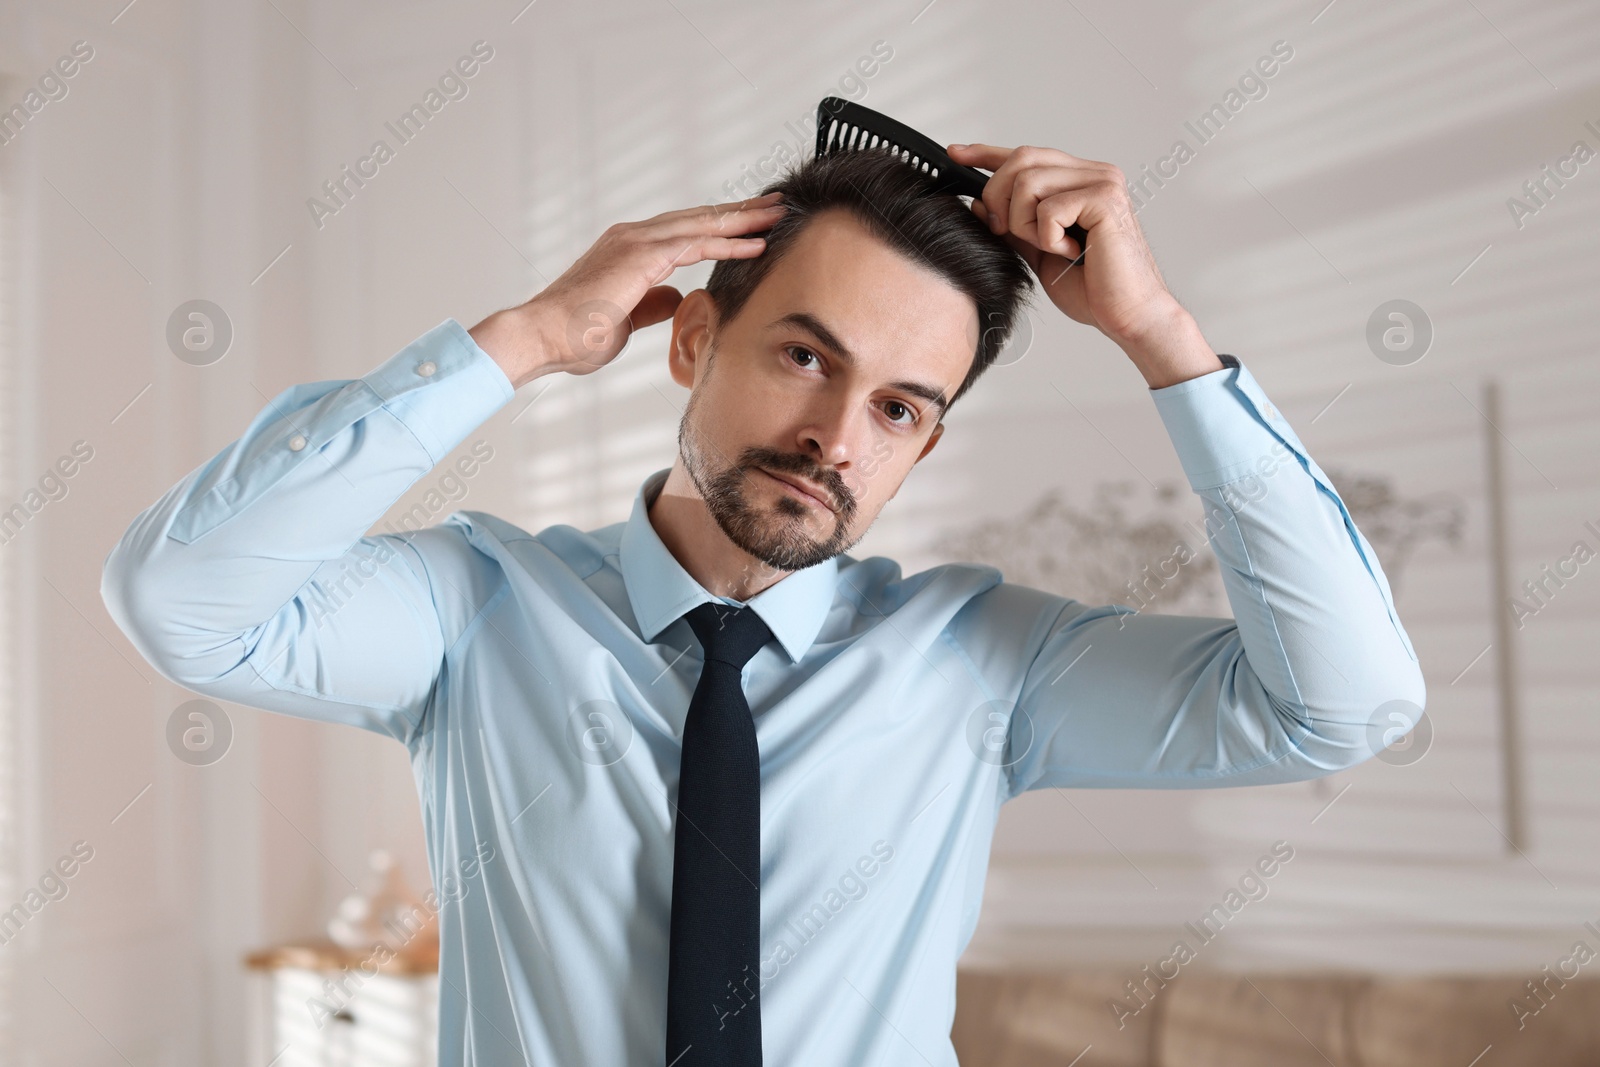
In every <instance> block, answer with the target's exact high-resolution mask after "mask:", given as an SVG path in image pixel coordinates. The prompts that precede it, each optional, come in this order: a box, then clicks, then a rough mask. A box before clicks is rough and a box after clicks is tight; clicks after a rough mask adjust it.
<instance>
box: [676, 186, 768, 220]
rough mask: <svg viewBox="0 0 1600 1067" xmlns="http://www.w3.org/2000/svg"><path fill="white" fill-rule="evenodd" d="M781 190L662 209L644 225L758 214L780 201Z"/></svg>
mask: <svg viewBox="0 0 1600 1067" xmlns="http://www.w3.org/2000/svg"><path fill="white" fill-rule="evenodd" d="M781 196H782V193H781V192H772V193H769V194H768V195H766V196H756V197H751V198H750V199H748V200H732V201H729V202H727V203H724V204H701V205H699V206H698V207H685V208H679V209H677V210H676V211H663V212H662V213H661V214H659V215H657V216H655V217H654V218H652V219H647V220H646V221H645V225H652V224H655V223H664V222H671V223H677V222H681V221H682V220H684V219H711V220H717V219H721V218H725V217H737V216H740V215H750V214H759V213H760V212H762V211H765V210H766V209H768V208H771V207H773V206H774V205H776V204H780V203H782V201H781V200H780V199H779V198H780V197H781Z"/></svg>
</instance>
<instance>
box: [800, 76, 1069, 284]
mask: <svg viewBox="0 0 1600 1067" xmlns="http://www.w3.org/2000/svg"><path fill="white" fill-rule="evenodd" d="M863 150H878V151H885V152H893V153H895V154H896V155H898V156H899V157H900V158H901V159H902V160H903V161H904V162H906V163H908V164H909V165H911V166H912V167H915V168H916V169H917V170H919V171H921V172H922V173H923V174H924V175H926V176H927V177H929V178H931V179H932V180H933V191H934V192H936V193H948V194H950V195H952V196H970V197H972V198H974V199H979V198H981V197H982V196H983V187H984V186H985V185H987V184H988V183H989V179H990V178H991V177H992V175H990V174H987V173H985V172H983V171H981V170H978V169H977V168H976V167H968V166H963V165H962V164H960V163H957V162H956V161H955V160H953V159H951V158H950V155H949V153H947V152H946V151H945V150H944V148H943V147H942V146H940V145H939V144H938V143H937V142H935V141H934V140H933V139H932V138H931V137H926V136H924V135H923V134H920V133H918V132H917V131H916V130H913V129H912V128H911V127H910V126H907V125H906V124H905V123H903V122H897V121H895V120H894V119H892V118H890V117H889V116H888V115H884V114H881V113H879V112H877V111H874V110H872V109H871V108H870V107H864V106H862V105H861V104H855V103H851V102H850V101H848V100H844V99H841V98H839V97H837V96H825V97H823V98H822V103H820V104H818V105H817V155H818V156H826V155H833V154H835V153H839V152H855V151H863ZM1067 236H1069V237H1071V238H1072V239H1073V240H1075V241H1077V242H1078V248H1079V250H1080V251H1079V255H1078V259H1076V260H1073V262H1074V263H1076V262H1078V261H1079V260H1081V259H1083V251H1084V250H1087V249H1088V247H1089V234H1088V232H1087V231H1085V230H1084V228H1083V227H1082V226H1079V225H1078V224H1077V223H1075V222H1074V223H1073V224H1071V225H1070V226H1068V227H1067Z"/></svg>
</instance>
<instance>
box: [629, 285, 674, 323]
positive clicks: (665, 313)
mask: <svg viewBox="0 0 1600 1067" xmlns="http://www.w3.org/2000/svg"><path fill="white" fill-rule="evenodd" d="M682 302H683V294H682V293H680V292H678V290H676V289H674V288H673V287H672V286H670V285H657V286H652V287H651V288H650V289H649V290H648V291H646V292H645V294H644V296H643V297H642V298H640V300H639V304H638V306H637V307H635V308H634V309H633V314H632V315H630V316H628V317H629V319H631V320H632V322H633V328H634V329H635V330H640V329H643V328H644V327H646V326H654V325H655V324H656V323H658V322H664V321H666V320H667V319H670V318H672V315H673V313H674V312H675V311H677V310H678V305H679V304H681V303H682Z"/></svg>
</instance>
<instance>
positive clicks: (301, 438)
mask: <svg viewBox="0 0 1600 1067" xmlns="http://www.w3.org/2000/svg"><path fill="white" fill-rule="evenodd" d="M304 447H306V435H305V434H303V433H297V434H295V435H294V436H293V437H291V438H289V450H290V451H291V452H298V451H300V450H301V449H302V448H304Z"/></svg>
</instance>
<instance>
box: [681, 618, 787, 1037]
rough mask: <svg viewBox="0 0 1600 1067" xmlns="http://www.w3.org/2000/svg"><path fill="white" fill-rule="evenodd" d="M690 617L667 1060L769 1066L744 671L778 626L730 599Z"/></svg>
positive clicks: (752, 746)
mask: <svg viewBox="0 0 1600 1067" xmlns="http://www.w3.org/2000/svg"><path fill="white" fill-rule="evenodd" d="M685 618H687V619H688V621H689V626H690V628H692V629H693V630H694V633H695V636H696V637H698V638H699V639H700V645H701V647H702V648H703V649H704V650H705V666H704V667H702V668H701V670H700V681H699V682H698V683H696V685H695V689H694V696H693V697H691V698H690V700H689V714H688V716H687V718H686V719H685V720H684V724H683V754H682V756H681V762H680V767H679V771H678V805H677V807H678V810H677V818H676V822H675V827H674V841H673V859H672V940H671V948H670V950H669V953H668V957H667V1049H666V1064H667V1065H668V1067H760V1064H761V1006H760V1002H759V993H760V987H761V888H760V886H761V754H760V750H759V749H758V748H757V747H756V727H755V722H754V721H753V720H752V719H751V717H750V705H749V703H748V702H746V700H745V695H744V687H743V684H742V678H741V672H742V671H743V669H744V665H745V664H746V663H748V662H750V658H751V657H752V656H754V655H755V654H756V653H757V652H759V651H760V650H761V647H762V646H763V645H765V644H766V643H767V642H768V641H770V640H772V631H771V630H769V629H767V624H766V623H764V622H762V621H761V617H760V616H759V615H757V614H756V613H755V612H754V611H752V610H750V609H749V608H735V607H732V606H731V605H728V604H723V603H715V602H714V603H708V604H701V605H699V606H698V607H696V608H693V609H691V610H690V611H689V612H688V613H687V615H686V616H685Z"/></svg>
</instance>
